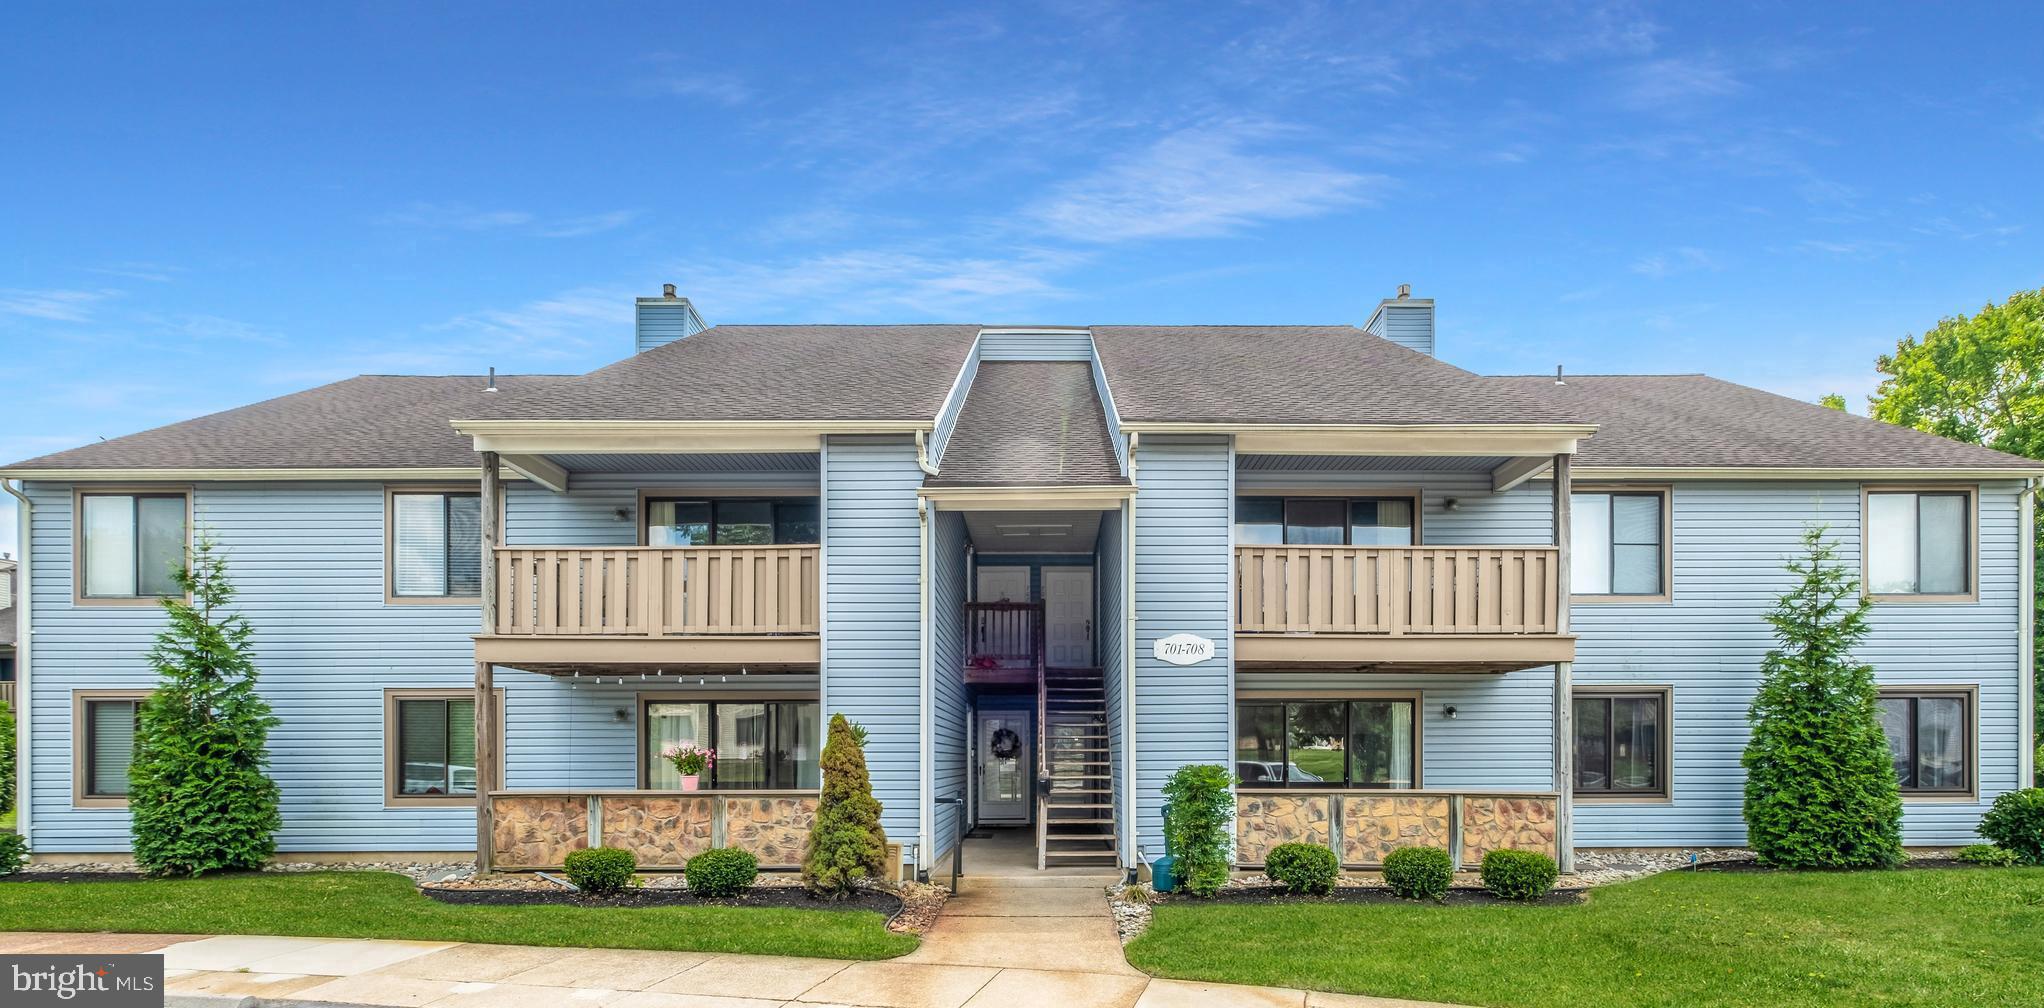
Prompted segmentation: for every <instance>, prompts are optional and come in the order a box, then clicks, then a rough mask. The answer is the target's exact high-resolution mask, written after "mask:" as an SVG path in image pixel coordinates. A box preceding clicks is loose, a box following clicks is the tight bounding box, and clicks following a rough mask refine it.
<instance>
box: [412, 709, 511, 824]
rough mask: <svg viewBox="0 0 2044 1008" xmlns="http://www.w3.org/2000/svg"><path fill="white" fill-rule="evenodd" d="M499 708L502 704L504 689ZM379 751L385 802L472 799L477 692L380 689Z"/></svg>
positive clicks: (465, 801)
mask: <svg viewBox="0 0 2044 1008" xmlns="http://www.w3.org/2000/svg"><path fill="white" fill-rule="evenodd" d="M497 707H498V709H499V710H500V711H501V710H502V709H503V694H502V691H499V693H498V699H497ZM500 720H501V719H500ZM498 735H499V737H500V738H501V737H502V732H501V731H500V732H499V733H498ZM383 752H384V772H383V780H384V788H383V793H384V801H385V803H386V804H389V805H469V804H473V803H474V801H475V796H476V784H477V780H476V778H477V773H476V700H475V691H474V690H462V689H451V690H386V691H384V694H383Z"/></svg>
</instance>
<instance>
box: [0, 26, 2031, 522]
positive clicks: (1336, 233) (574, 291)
mask: <svg viewBox="0 0 2044 1008" xmlns="http://www.w3.org/2000/svg"><path fill="white" fill-rule="evenodd" d="M1699 7H1700V5H1685V6H1669V7H1658V6H1651V5H1648V6H1635V5H1631V4H1597V3H1590V4H1580V5H1566V4H1556V5H1525V6H1511V7H1506V6H1502V5H1491V4H1479V5H1471V6H1466V7H1464V6H1457V5H1453V4H1438V3H1426V4H1411V5H1373V6H1368V7H1362V6H1346V5H1315V4H1307V3H1297V2H1285V3H1272V4H1260V5H1259V4H1239V5H1238V4H1225V5H1211V6H1204V7H1200V8H1192V7H1169V6H1164V5H1144V6H1122V5H1116V4H1107V3H1093V2H1051V3H1041V4H1029V5H1014V6H993V7H968V6H964V5H959V4H930V5H891V6H890V5H881V4H834V5H814V6H813V7H808V6H779V5H773V4H758V3H755V4H688V5H680V4H661V5H644V6H638V7H630V6H613V5H600V4H592V3H578V4H573V5H530V6H522V7H521V6H510V5H499V6H494V7H489V8H487V9H486V8H485V7H484V6H483V5H473V4H440V5H424V4H415V5H397V4H375V5H364V6H360V7H348V6H345V5H341V4H289V5H286V4H261V5H257V4H243V5H235V4H186V5H168V4H137V5H133V6H129V7H121V6H116V5H109V4H77V3H64V4H51V3H41V2H17V3H13V4H9V5H7V6H6V9H5V10H4V11H0V137H4V138H5V139H4V141H0V151H4V156H0V351H4V352H0V456H5V460H7V461H12V460H15V459H19V458H23V457H27V456H30V455H35V454H40V453H43V452H46V451H51V450H56V449H60V448H64V447H69V446H72V445H76V444H80V443H84V442H87V441H90V440H93V439H95V438H98V437H102V436H106V437H111V436H118V435H120V434H123V433H129V432H132V431H135V430H138V429H143V428H147V427H150V426H154V425H157V424H161V423H166V422H170V421H174V420H178V419H182V418H185V417H188V416H192V415H196V414H199V413H204V412H209V411H212V410H216V409H221V408H226V407H230V406H234V405H238V404H241V403H245V402H249V401H253V400H257V399H261V398H266V397H269V396H273V395H277V394H280V393H284V392H288V391H291V390H294V389H298V388H303V387H306V386H309V385H312V384H316V383H320V382H323V381H328V380H332V379H337V378H341V377H345V376H347V375H351V374H356V373H360V372H396V373H458V372H466V373H474V372H479V371H481V370H482V369H484V368H486V367H489V366H492V365H494V366H496V367H497V368H499V369H500V370H503V371H507V372H515V371H553V372H566V371H582V370H586V369H588V368H591V367H594V366H597V365H600V364H603V363H606V362H608V361H610V360H612V359H614V358H616V357H618V356H621V355H622V354H623V353H624V352H626V350H627V348H628V347H629V338H630V337H629V327H630V299H631V297H632V296H633V295H635V294H651V293H654V292H655V291H657V289H658V285H659V284H660V283H662V282H673V283H676V284H678V285H680V287H681V289H682V291H683V292H684V293H686V294H688V295H689V296H691V297H692V298H694V299H695V301H696V303H697V305H698V306H699V307H700V308H701V309H702V311H703V313H704V314H705V315H706V316H707V317H708V318H709V319H710V320H711V321H712V322H717V321H734V322H736V321H747V322H780V321H833V322H858V321H919V320H946V321H968V322H988V323H1026V322H1046V323H1088V322H1131V321H1143V322H1184V323H1194V322H1355V323H1360V322H1361V321H1362V320H1363V319H1364V318H1365V317H1366V316H1367V315H1368V312H1369V310H1370V308H1371V307H1372V306H1373V305H1374V304H1375V303H1376V301H1377V299H1378V298H1380V297H1383V296H1385V295H1387V294H1389V293H1390V292H1391V291H1392V290H1393V288H1394V287H1395V285H1396V284H1398V283H1401V282H1409V283H1411V284H1413V285H1414V288H1415V291H1416V293H1418V294H1419V295H1422V296H1431V297H1434V298H1436V299H1438V301H1439V309H1438V311H1439V325H1440V337H1441V348H1442V355H1443V356H1444V357H1446V358H1447V359H1448V360H1450V361H1452V362H1454V363H1456V364H1459V365H1462V366H1464V367H1468V368H1471V369H1474V370H1479V371H1484V372H1492V373H1512V372H1532V371H1546V370H1549V369H1551V368H1553V366H1554V365H1555V364H1556V363H1564V364H1566V365H1567V366H1568V368H1569V369H1570V370H1572V371H1582V372H1589V371H1699V370H1701V371H1709V372H1711V373H1714V374H1718V375H1720V376H1723V377H1726V378H1730V379H1734V380H1738V381H1743V382H1747V383H1749V384H1755V385H1759V386H1762V387H1765V388H1769V389H1774V390H1777V391H1781V392H1785V393H1787V394H1790V395H1795V396H1799V397H1804V398H1814V397H1815V396H1817V395H1818V394H1820V393H1822V392H1826V391H1834V390H1835V391H1841V392H1845V393H1847V394H1849V395H1850V396H1851V397H1852V398H1853V400H1854V402H1855V406H1856V408H1858V409H1861V410H1863V409H1864V405H1863V403H1862V402H1861V399H1862V398H1863V396H1864V395H1865V394H1866V393H1867V392H1869V391H1870V390H1871V389H1872V387H1873V385H1874V375H1873V371H1872V365H1873V359H1874V357H1875V355H1877V354H1878V353H1880V352H1881V351H1883V350H1885V349H1889V348H1892V347H1893V345H1894V343H1895V341H1896V340H1897V339H1898V338H1900V337H1902V336H1904V335H1907V334H1910V333H1915V332H1920V331H1922V330H1923V329H1925V328H1927V327H1929V326H1930V325H1932V324H1934V323H1935V322H1936V321H1937V319H1938V318H1939V317H1941V316H1944V315H1948V314H1952V313H1955V312H1962V311H1971V310H1973V309H1975V308H1977V307H1978V306H1979V305H1981V304H1982V303H1985V302H1987V301H1990V300H1999V299H2001V298H2003V297H2006V296H2007V295H2008V294H2009V293H2011V292H2013V291H2015V290H2018V289H2023V288H2030V287H2037V286H2039V285H2040V284H2044V254H2040V253H2044V220H2040V219H2039V210H2040V203H2044V187H2040V186H2039V185H2038V184H2037V180H2038V178H2039V172H2040V169H2039V165H2040V164H2044V61H2040V60H2039V59H2038V58H2037V56H2036V52H2035V44H2036V39H2037V38H2039V37H2040V35H2044V9H2040V8H2036V7H2035V6H2034V5H2013V4H2011V5H2004V6H2001V7H1998V8H1997V7H1989V6H1982V5H1967V6H1964V7H1962V6H1961V5H1921V4H1903V5H1892V6H1883V5H1854V6H1852V7H1850V8H1841V9H1840V10H1839V11H1838V12H1836V13H1830V14H1825V15H1823V16H1822V19H1821V20H1819V19H1815V17H1814V16H1810V15H1806V14H1805V13H1804V12H1803V11H1802V10H1800V9H1799V8H1797V7H1790V6H1779V5H1766V6H1747V5H1734V4H1721V5H1711V6H1709V7H1708V9H1698V8H1699ZM0 519H4V523H0V550H10V549H13V548H14V544H13V537H14V534H15V526H14V523H13V521H12V517H11V514H0Z"/></svg>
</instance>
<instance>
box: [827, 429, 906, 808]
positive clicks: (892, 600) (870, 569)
mask: <svg viewBox="0 0 2044 1008" xmlns="http://www.w3.org/2000/svg"><path fill="white" fill-rule="evenodd" d="M922 482H923V472H922V470H921V469H919V468H917V466H916V446H915V442H914V441H913V440H911V439H909V438H875V437H832V438H830V439H828V441H827V443H826V444H825V446H824V453H823V486H824V495H825V501H824V586H823V610H824V700H825V704H826V706H827V708H828V711H829V712H830V713H837V714H843V715H844V716H845V717H847V718H849V719H851V720H853V721H856V722H858V723H859V724H861V725H864V726H865V728H866V731H867V733H868V742H867V744H866V765H867V768H868V769H869V770H870V771H871V773H872V777H873V794H874V797H876V798H878V799H880V804H881V806H882V823H883V825H884V826H885V827H886V829H887V835H888V836H890V837H892V838H894V839H895V840H897V841H899V842H902V843H914V842H916V833H917V829H918V823H919V816H918V811H919V810H918V802H919V801H920V799H921V794H922V788H921V756H922V753H921V737H920V718H921V694H922V682H921V679H920V676H919V674H918V669H919V667H920V665H921V650H922V634H921V629H920V627H919V625H918V624H919V619H920V614H919V608H920V607H919V599H920V588H921V586H920V585H919V584H918V583H917V577H918V576H919V573H920V572H919V570H918V567H919V557H920V554H921V551H922V543H921V536H922V532H921V527H920V520H919V519H918V517H917V515H916V489H917V488H918V487H920V486H921V485H922Z"/></svg>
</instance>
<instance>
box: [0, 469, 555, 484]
mask: <svg viewBox="0 0 2044 1008" xmlns="http://www.w3.org/2000/svg"><path fill="white" fill-rule="evenodd" d="M503 475H504V478H505V479H522V478H524V477H523V475H522V474H520V473H518V472H516V471H514V470H511V469H508V468H507V469H505V470H504V473H503ZM481 476H482V469H481V467H479V466H465V467H464V466H438V467H419V468H415V469H406V468H400V467H394V466H386V467H380V468H363V469H176V468H163V469H0V480H7V479H16V480H49V481H52V482H65V483H136V482H153V481H156V480H184V481H189V482H209V481H224V482H255V481H283V482H300V481H305V482H311V481H323V480H443V481H463V482H466V481H470V480H475V479H479V478H481Z"/></svg>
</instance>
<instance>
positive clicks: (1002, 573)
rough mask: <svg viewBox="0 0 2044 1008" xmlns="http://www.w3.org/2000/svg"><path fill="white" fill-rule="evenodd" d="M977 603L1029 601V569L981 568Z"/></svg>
mask: <svg viewBox="0 0 2044 1008" xmlns="http://www.w3.org/2000/svg"><path fill="white" fill-rule="evenodd" d="M973 601H975V602H1027V601H1029V568H1027V567H981V568H980V569H979V597H978V598H975V599H973Z"/></svg>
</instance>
